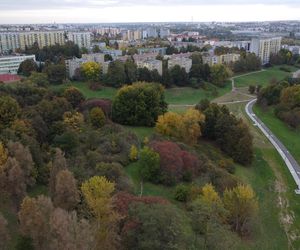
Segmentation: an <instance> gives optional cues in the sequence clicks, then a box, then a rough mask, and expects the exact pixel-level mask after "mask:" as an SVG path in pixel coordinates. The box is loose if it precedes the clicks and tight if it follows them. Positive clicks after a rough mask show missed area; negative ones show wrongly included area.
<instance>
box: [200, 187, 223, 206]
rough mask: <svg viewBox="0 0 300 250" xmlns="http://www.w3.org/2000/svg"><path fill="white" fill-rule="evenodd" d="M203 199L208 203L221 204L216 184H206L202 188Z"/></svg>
mask: <svg viewBox="0 0 300 250" xmlns="http://www.w3.org/2000/svg"><path fill="white" fill-rule="evenodd" d="M200 197H201V200H202V201H203V202H205V203H206V204H207V205H213V204H221V202H222V201H221V198H220V196H219V194H218V193H217V192H216V190H215V188H214V186H213V185H212V184H206V185H205V186H203V188H202V194H201V196H200Z"/></svg>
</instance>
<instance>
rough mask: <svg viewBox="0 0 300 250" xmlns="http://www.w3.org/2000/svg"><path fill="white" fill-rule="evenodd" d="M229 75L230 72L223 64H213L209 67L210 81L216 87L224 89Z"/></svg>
mask: <svg viewBox="0 0 300 250" xmlns="http://www.w3.org/2000/svg"><path fill="white" fill-rule="evenodd" d="M231 75H232V72H231V71H230V70H229V69H228V68H227V67H226V66H225V65H223V64H215V65H213V66H212V67H211V75H210V76H211V81H212V83H213V84H214V85H216V86H218V87H224V86H225V85H226V80H227V79H228V78H229V77H230V76H231Z"/></svg>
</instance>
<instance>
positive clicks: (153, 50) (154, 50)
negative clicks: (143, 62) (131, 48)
mask: <svg viewBox="0 0 300 250" xmlns="http://www.w3.org/2000/svg"><path fill="white" fill-rule="evenodd" d="M137 51H138V54H139V55H142V54H147V53H155V54H159V55H162V56H164V55H165V54H166V51H167V48H140V49H137Z"/></svg>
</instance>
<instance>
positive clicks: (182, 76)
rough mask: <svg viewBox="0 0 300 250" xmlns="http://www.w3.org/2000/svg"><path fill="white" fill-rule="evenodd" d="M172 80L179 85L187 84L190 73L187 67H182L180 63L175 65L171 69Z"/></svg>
mask: <svg viewBox="0 0 300 250" xmlns="http://www.w3.org/2000/svg"><path fill="white" fill-rule="evenodd" d="M170 76H171V82H172V84H174V85H177V86H186V85H187V84H188V80H189V77H188V74H187V73H186V71H185V68H181V67H180V66H179V65H175V66H174V67H172V68H171V69H170Z"/></svg>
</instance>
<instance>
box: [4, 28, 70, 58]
mask: <svg viewBox="0 0 300 250" xmlns="http://www.w3.org/2000/svg"><path fill="white" fill-rule="evenodd" d="M35 43H36V44H38V46H39V47H40V48H43V47H45V46H51V45H55V44H60V45H62V44H64V43H65V35H64V31H29V32H7V33H0V53H7V52H9V51H13V52H15V51H16V50H17V49H22V50H24V49H25V48H26V47H31V46H32V45H33V44H35Z"/></svg>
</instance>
